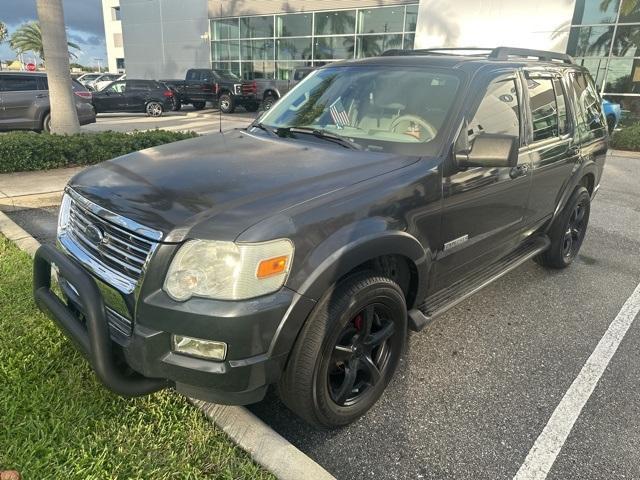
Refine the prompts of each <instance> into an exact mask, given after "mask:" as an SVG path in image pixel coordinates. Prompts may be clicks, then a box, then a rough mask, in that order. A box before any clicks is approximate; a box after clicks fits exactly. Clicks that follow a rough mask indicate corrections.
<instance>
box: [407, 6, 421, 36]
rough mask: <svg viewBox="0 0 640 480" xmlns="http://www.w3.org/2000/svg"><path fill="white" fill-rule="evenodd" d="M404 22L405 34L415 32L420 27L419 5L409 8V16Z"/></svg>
mask: <svg viewBox="0 0 640 480" xmlns="http://www.w3.org/2000/svg"><path fill="white" fill-rule="evenodd" d="M406 15H407V16H406V18H405V21H404V31H405V32H415V31H416V27H417V26H418V5H409V6H407V14H406Z"/></svg>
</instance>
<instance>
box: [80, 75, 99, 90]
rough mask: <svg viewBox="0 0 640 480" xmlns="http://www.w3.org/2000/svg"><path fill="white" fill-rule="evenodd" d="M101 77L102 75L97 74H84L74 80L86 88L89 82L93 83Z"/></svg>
mask: <svg viewBox="0 0 640 480" xmlns="http://www.w3.org/2000/svg"><path fill="white" fill-rule="evenodd" d="M101 75H102V73H97V72H94V73H85V74H83V75H80V76H79V77H78V78H76V80H77V81H78V82H80V83H81V84H82V85H84V86H85V87H86V86H87V84H88V83H89V82H93V81H94V80H95V79H96V78H98V77H99V76H101Z"/></svg>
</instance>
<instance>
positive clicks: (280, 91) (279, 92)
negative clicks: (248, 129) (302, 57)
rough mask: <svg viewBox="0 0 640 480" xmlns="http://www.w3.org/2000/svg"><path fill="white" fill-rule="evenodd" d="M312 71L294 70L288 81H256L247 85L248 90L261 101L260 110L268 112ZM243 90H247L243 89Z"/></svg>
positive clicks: (304, 68) (307, 68)
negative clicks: (248, 86)
mask: <svg viewBox="0 0 640 480" xmlns="http://www.w3.org/2000/svg"><path fill="white" fill-rule="evenodd" d="M314 70H315V68H314V67H301V68H296V69H295V70H294V71H293V72H292V74H291V78H290V79H289V80H274V79H262V78H261V79H256V80H253V81H252V82H250V83H249V85H250V87H251V89H249V90H253V91H254V92H255V94H256V96H257V97H258V99H260V100H261V101H262V108H263V109H264V110H269V109H270V108H271V107H273V104H274V103H276V102H277V101H278V100H280V98H281V97H282V96H283V95H284V94H285V93H287V92H288V91H289V90H291V89H292V88H293V87H294V86H295V85H297V84H298V83H300V81H302V80H303V79H304V78H305V77H306V76H308V75H309V74H310V73H311V72H313V71H314ZM245 90H248V89H247V88H246V87H245ZM249 90H248V91H249Z"/></svg>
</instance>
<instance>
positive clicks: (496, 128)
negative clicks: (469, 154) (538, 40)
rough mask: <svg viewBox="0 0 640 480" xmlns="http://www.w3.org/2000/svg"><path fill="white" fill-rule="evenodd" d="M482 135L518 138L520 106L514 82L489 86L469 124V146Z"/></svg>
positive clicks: (508, 81)
mask: <svg viewBox="0 0 640 480" xmlns="http://www.w3.org/2000/svg"><path fill="white" fill-rule="evenodd" d="M483 133H490V134H497V133H499V134H505V135H512V136H514V137H520V106H519V104H518V90H517V88H516V82H515V80H513V79H510V80H501V81H498V82H494V83H492V84H491V85H489V88H488V89H487V93H486V95H485V97H484V99H483V100H482V103H480V106H479V107H478V110H477V111H476V114H475V115H474V117H473V120H472V121H471V122H470V123H469V127H468V134H469V145H473V141H474V140H475V138H476V137H477V136H478V135H482V134H483Z"/></svg>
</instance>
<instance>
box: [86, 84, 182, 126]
mask: <svg viewBox="0 0 640 480" xmlns="http://www.w3.org/2000/svg"><path fill="white" fill-rule="evenodd" d="M173 102H174V93H173V91H172V90H171V89H170V88H169V87H167V86H166V85H164V84H162V83H160V82H156V81H155V80H117V81H115V82H111V83H110V84H109V85H108V86H107V87H105V88H104V89H102V90H100V91H99V92H94V93H93V106H94V108H95V109H96V113H106V112H144V113H146V114H147V115H149V116H151V117H160V116H162V114H163V113H164V112H165V110H171V109H172V107H173Z"/></svg>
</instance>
